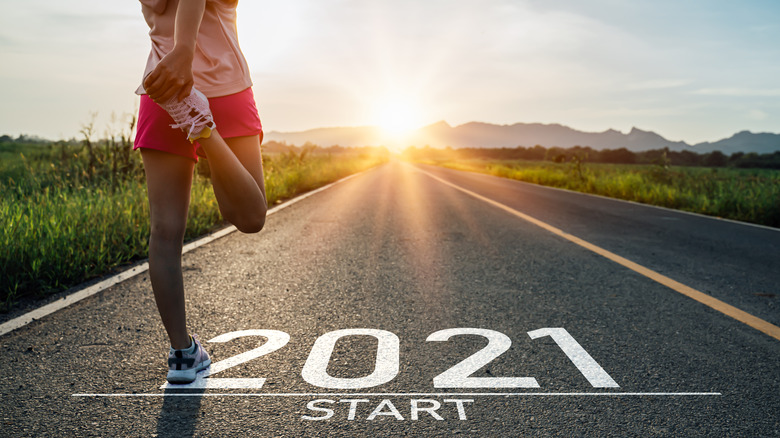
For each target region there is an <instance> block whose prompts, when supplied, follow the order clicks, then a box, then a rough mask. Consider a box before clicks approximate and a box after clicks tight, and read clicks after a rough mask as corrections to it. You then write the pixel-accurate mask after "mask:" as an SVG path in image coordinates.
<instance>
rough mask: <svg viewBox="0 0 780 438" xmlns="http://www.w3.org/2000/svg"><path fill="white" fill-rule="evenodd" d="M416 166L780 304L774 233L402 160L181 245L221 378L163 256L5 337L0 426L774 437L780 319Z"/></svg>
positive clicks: (752, 299)
mask: <svg viewBox="0 0 780 438" xmlns="http://www.w3.org/2000/svg"><path fill="white" fill-rule="evenodd" d="M421 170H424V171H425V172H429V173H430V174H433V175H435V176H437V177H438V178H441V179H442V180H445V181H449V182H450V183H453V184H455V185H457V186H459V187H463V188H465V189H467V190H470V191H472V192H474V193H478V194H480V195H482V196H484V197H487V198H490V199H492V200H495V201H497V202H500V203H502V204H504V205H506V206H508V207H510V208H512V209H515V210H517V211H520V212H522V213H524V214H527V215H529V216H532V217H534V218H536V219H539V220H541V221H543V222H545V223H547V224H550V225H552V226H554V227H557V228H559V229H561V230H563V231H564V232H566V233H570V234H572V235H574V236H577V237H579V238H580V239H583V240H585V241H587V242H590V243H592V244H595V245H598V246H599V247H602V248H604V249H606V250H608V251H611V252H613V253H615V254H618V255H620V256H622V257H625V258H627V259H629V260H631V261H633V262H636V263H638V264H640V265H642V266H645V267H647V268H649V269H652V270H654V271H656V272H658V273H660V274H662V275H665V276H668V277H670V278H672V279H674V280H677V281H679V282H681V283H683V284H685V285H687V286H690V287H692V288H694V289H697V290H698V291H701V292H704V293H705V294H708V295H712V296H714V297H716V298H718V299H720V300H722V301H724V302H726V303H728V304H731V305H732V306H735V307H738V308H739V309H742V310H744V311H746V312H748V313H750V314H752V315H754V316H756V317H758V318H761V319H763V320H765V321H767V322H769V323H771V324H775V325H778V324H780V308H779V307H778V306H779V305H780V297H779V296H778V295H780V290H778V288H779V287H778V284H780V231H777V230H771V229H765V228H760V227H755V226H749V225H744V224H738V223H734V222H728V221H722V220H717V219H712V218H704V217H700V216H696V215H690V214H684V213H678V212H673V211H669V210H663V209H657V208H651V207H646V206H641V205H637V204H632V203H626V202H620V201H614V200H608V199H603V198H598V197H593V196H586V195H580V194H575V193H569V192H565V191H560V190H553V189H549V188H543V187H538V186H533V185H528V184H524V183H519V182H515V181H509V180H504V179H499V178H494V177H490V176H485V175H477V174H467V173H462V172H455V171H450V170H445V169H439V168H433V167H424V166H420V167H418V168H415V167H413V166H411V165H407V164H403V163H398V162H393V163H390V164H387V165H385V166H382V167H380V168H377V169H374V170H371V171H369V172H366V173H364V174H361V175H359V176H357V177H355V178H352V179H350V180H348V181H345V182H343V183H340V184H338V185H336V186H334V187H333V188H331V189H329V190H326V191H323V192H321V193H319V194H317V195H315V196H312V197H310V198H308V199H305V200H303V201H301V202H299V203H297V204H295V205H293V206H290V207H289V208H287V209H284V210H282V211H280V212H279V213H277V214H275V215H273V216H271V217H270V218H269V221H268V224H267V226H266V229H265V230H263V231H262V232H261V233H260V234H257V235H242V234H240V233H233V234H231V235H229V236H227V237H225V238H222V239H220V240H217V241H215V242H212V243H210V244H209V245H206V246H203V247H201V248H199V249H197V250H195V251H193V252H190V253H187V254H186V255H185V256H184V266H185V285H186V288H187V290H188V292H187V293H188V312H189V320H190V325H191V326H192V328H193V330H194V332H196V333H198V334H199V335H200V337H201V339H203V340H206V341H211V342H205V343H204V345H205V346H206V348H207V349H208V350H209V351H210V352H211V354H212V357H213V358H214V361H215V362H219V361H222V362H221V364H220V365H219V366H217V364H215V365H213V366H212V372H213V373H214V374H213V375H212V376H210V377H208V378H204V379H202V380H200V382H204V383H202V384H203V385H210V387H208V388H206V389H181V388H168V389H161V385H163V383H164V378H165V372H166V354H167V344H166V338H165V335H164V332H163V330H162V327H161V324H160V322H159V317H158V315H157V313H156V309H155V306H154V301H153V298H152V294H151V289H150V284H149V281H148V276H146V275H141V276H138V277H135V278H133V279H131V280H128V281H125V282H123V283H120V284H118V285H116V286H114V287H112V288H110V289H108V290H106V291H104V292H101V293H100V294H98V295H96V296H93V297H91V298H88V299H86V300H84V301H81V302H79V303H76V304H74V305H73V306H71V307H68V308H66V309H64V310H61V311H59V312H57V313H55V314H53V315H51V316H49V317H46V318H44V319H42V320H39V321H35V322H33V323H32V324H30V325H28V326H25V327H23V328H21V329H18V330H16V331H14V332H11V333H9V334H7V335H4V336H2V337H0V352H1V353H2V354H0V436H113V435H116V436H172V437H179V436H452V435H460V436H565V437H570V436H746V437H753V436H780V340H778V339H775V338H773V337H771V336H769V335H767V334H765V333H762V332H760V331H758V330H756V329H754V328H752V327H749V326H747V325H745V324H744V323H742V322H739V321H737V320H735V319H733V318H731V317H729V316H726V315H724V314H722V313H721V312H719V311H717V310H715V309H712V308H710V307H708V306H705V305H704V304H701V303H699V302H697V301H694V300H692V299H690V298H688V297H686V296H683V295H681V294H680V293H678V292H676V291H674V290H672V289H670V288H668V287H666V286H663V285H661V284H659V283H658V282H656V281H653V280H652V279H650V278H647V277H645V276H642V275H640V274H638V273H636V272H634V271H632V270H629V269H627V268H625V267H623V266H621V265H618V264H616V263H615V262H613V261H611V260H608V259H606V258H604V257H602V256H600V255H597V254H595V253H593V252H592V251H590V250H588V249H586V248H583V247H582V246H578V245H575V244H573V243H572V242H571V241H569V240H566V239H564V238H562V237H560V236H557V235H555V234H552V233H550V232H548V231H546V230H544V229H542V228H540V227H538V226H537V225H534V224H531V223H529V222H527V221H525V220H522V219H521V218H518V217H517V216H516V215H513V214H509V213H507V211H504V210H502V209H499V208H496V207H495V206H494V205H490V204H488V203H486V202H485V201H484V200H480V199H477V198H475V197H473V196H470V195H468V194H466V193H464V192H462V191H459V190H457V189H455V188H453V187H451V186H449V185H447V184H444V183H442V182H441V181H440V180H437V179H434V178H432V177H431V175H430V174H426V173H424V172H421ZM244 330H261V331H259V332H258V331H255V332H241V333H234V332H237V331H244ZM445 330H446V331H445ZM434 333H435V334H434ZM220 335H224V336H221V338H217V337H219V336H220ZM260 335H261V336H260ZM286 335H289V340H287V337H286ZM214 338H217V339H214ZM229 338H234V339H232V340H230V339H229ZM266 339H269V340H268V341H267V342H266ZM218 341H223V342H218ZM510 344H511V345H510ZM272 347H273V348H272ZM277 347H278V349H277ZM507 347H508V349H507ZM256 348H261V349H262V348H265V350H259V351H258V350H254V349H256ZM272 349H274V351H270V350H272ZM245 352H249V353H247V354H248V356H243V357H244V358H245V359H248V360H247V361H246V362H243V363H240V364H236V362H240V361H239V360H233V362H229V361H230V360H231V359H228V358H231V357H233V356H235V355H238V354H240V353H245ZM467 358H468V359H467ZM226 360H227V361H226ZM215 367H216V368H215ZM464 367H465V368H464ZM216 371H219V372H218V373H217V372H216ZM231 379H232V380H231ZM236 379H254V380H236ZM258 379H265V381H264V382H261V380H258ZM220 385H221V386H234V387H238V388H232V389H230V388H228V389H225V388H221V389H220V388H214V386H220Z"/></svg>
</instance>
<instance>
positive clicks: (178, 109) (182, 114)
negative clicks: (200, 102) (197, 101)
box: [169, 99, 211, 137]
mask: <svg viewBox="0 0 780 438" xmlns="http://www.w3.org/2000/svg"><path fill="white" fill-rule="evenodd" d="M169 114H170V115H171V117H172V118H173V120H174V121H176V120H182V121H181V122H179V123H174V124H172V125H171V128H176V129H180V128H186V127H187V126H189V131H188V132H187V137H192V136H193V134H195V133H199V132H200V131H202V130H203V127H205V126H206V125H208V123H209V116H210V115H211V114H209V113H204V112H203V111H202V110H201V109H200V108H197V107H195V106H190V105H188V102H187V99H185V100H184V101H183V102H179V103H178V104H177V105H175V106H174V107H172V108H170V111H169ZM197 127H200V129H198V130H197V131H196V128H197Z"/></svg>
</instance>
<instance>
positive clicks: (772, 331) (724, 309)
mask: <svg viewBox="0 0 780 438" xmlns="http://www.w3.org/2000/svg"><path fill="white" fill-rule="evenodd" d="M413 167H414V168H415V169H416V170H417V171H418V172H421V173H423V174H425V175H428V176H429V177H431V178H433V179H435V180H436V181H439V182H440V183H442V184H445V185H447V186H450V187H452V188H454V189H456V190H459V191H461V192H463V193H465V194H467V195H469V196H472V197H474V198H477V199H479V200H480V201H483V202H485V203H488V204H490V205H492V206H494V207H497V208H500V209H501V210H504V211H506V212H508V213H510V214H512V215H514V216H517V217H519V218H520V219H523V220H525V221H527V222H530V223H532V224H534V225H536V226H538V227H541V228H543V229H545V230H547V231H549V232H551V233H553V234H555V235H557V236H559V237H562V238H564V239H566V240H568V241H569V242H572V243H575V244H577V245H579V246H581V247H583V248H585V249H587V250H589V251H592V252H595V253H596V254H598V255H600V256H603V257H606V258H607V259H609V260H612V261H613V262H615V263H617V264H619V265H622V266H624V267H626V268H628V269H630V270H632V271H634V272H636V273H638V274H640V275H643V276H645V277H647V278H649V279H651V280H653V281H655V282H658V283H660V284H662V285H664V286H666V287H668V288H670V289H672V290H674V291H676V292H679V293H681V294H683V295H685V296H686V297H688V298H691V299H693V300H696V301H698V302H699V303H701V304H704V305H705V306H708V307H710V308H712V309H714V310H717V311H718V312H721V313H723V314H724V315H727V316H730V317H732V318H734V319H736V320H737V321H739V322H742V323H744V324H747V325H749V326H750V327H753V328H754V329H756V330H758V331H760V332H762V333H764V334H767V335H769V336H771V337H773V338H775V339H777V340H778V341H780V327H778V326H776V325H774V324H771V323H769V322H767V321H764V320H763V319H761V318H758V317H756V316H753V315H751V314H749V313H747V312H745V311H744V310H741V309H738V308H736V307H734V306H732V305H730V304H728V303H725V302H723V301H721V300H719V299H717V298H714V297H712V296H710V295H707V294H705V293H703V292H700V291H698V290H696V289H694V288H692V287H690V286H686V285H684V284H682V283H680V282H678V281H675V280H672V279H671V278H669V277H667V276H665V275H662V274H660V273H658V272H656V271H653V270H652V269H649V268H646V267H644V266H642V265H640V264H638V263H635V262H632V261H631V260H628V259H626V258H624V257H621V256H619V255H617V254H615V253H613V252H611V251H607V250H606V249H604V248H601V247H599V246H596V245H594V244H592V243H590V242H587V241H585V240H582V239H580V238H579V237H576V236H573V235H571V234H569V233H567V232H565V231H563V230H561V229H560V228H556V227H554V226H552V225H550V224H548V223H546V222H542V221H540V220H539V219H536V218H534V217H531V216H529V215H527V214H525V213H522V212H520V211H518V210H515V209H514V208H512V207H509V206H508V205H505V204H502V203H500V202H498V201H494V200H492V199H490V198H487V197H485V196H482V195H480V194H478V193H475V192H472V191H471V190H468V189H465V188H463V187H461V186H459V185H457V184H454V183H451V182H449V181H446V180H444V179H442V178H440V177H438V176H436V175H434V174H432V173H430V172H427V171H425V170H422V169H420V168H419V167H416V166H413Z"/></svg>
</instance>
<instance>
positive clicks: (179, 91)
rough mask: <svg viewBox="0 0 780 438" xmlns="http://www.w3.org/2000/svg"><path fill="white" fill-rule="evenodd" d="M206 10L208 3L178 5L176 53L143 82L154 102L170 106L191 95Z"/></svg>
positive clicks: (190, 0) (189, 1)
mask: <svg viewBox="0 0 780 438" xmlns="http://www.w3.org/2000/svg"><path fill="white" fill-rule="evenodd" d="M205 10H206V0H181V1H180V2H179V6H178V9H177V10H176V26H175V31H174V46H173V50H171V52H170V53H168V54H167V55H165V56H164V57H163V59H162V60H161V61H160V63H159V64H157V66H156V67H155V68H154V70H152V72H151V73H150V74H149V76H147V77H146V80H144V88H145V89H146V92H147V93H148V94H149V97H151V98H152V99H153V100H154V101H155V102H158V103H160V102H167V101H169V100H170V99H172V98H173V97H176V98H177V99H178V100H182V99H184V98H185V97H187V96H188V95H189V94H190V90H191V89H192V85H193V78H192V60H193V58H194V56H195V41H196V40H197V38H198V29H199V28H200V22H201V20H202V19H203V12H204V11H205Z"/></svg>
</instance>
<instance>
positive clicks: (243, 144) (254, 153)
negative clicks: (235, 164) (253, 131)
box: [225, 133, 265, 194]
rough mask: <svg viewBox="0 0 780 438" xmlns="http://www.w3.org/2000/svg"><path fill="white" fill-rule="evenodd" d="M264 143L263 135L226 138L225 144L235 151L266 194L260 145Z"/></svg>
mask: <svg viewBox="0 0 780 438" xmlns="http://www.w3.org/2000/svg"><path fill="white" fill-rule="evenodd" d="M262 141H263V134H262V133H260V134H259V135H250V136H245V137H231V138H226V139H225V143H227V145H228V146H229V147H230V150H232V151H233V154H235V156H236V158H238V161H240V162H241V164H242V165H243V166H244V168H245V169H246V170H247V171H248V172H249V174H250V175H252V178H254V180H255V181H256V182H257V185H258V186H259V187H260V189H261V190H262V191H263V193H264V194H265V180H264V179H263V157H262V155H261V153H260V143H261V142H262Z"/></svg>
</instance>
